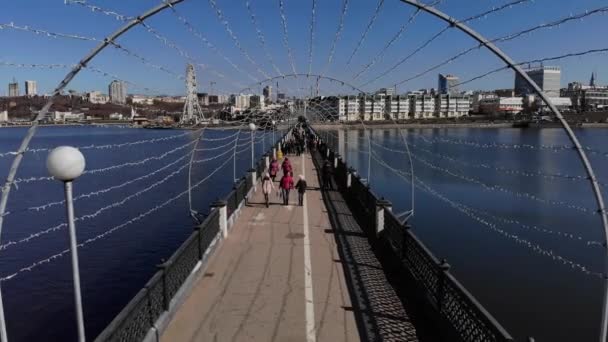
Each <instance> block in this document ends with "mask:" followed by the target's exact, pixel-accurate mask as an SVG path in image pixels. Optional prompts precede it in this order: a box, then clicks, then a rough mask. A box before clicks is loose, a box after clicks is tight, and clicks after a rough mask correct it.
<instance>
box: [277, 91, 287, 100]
mask: <svg viewBox="0 0 608 342" xmlns="http://www.w3.org/2000/svg"><path fill="white" fill-rule="evenodd" d="M285 100H287V95H285V93H277V101H278V102H284V101H285Z"/></svg>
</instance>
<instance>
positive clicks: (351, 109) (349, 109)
mask: <svg viewBox="0 0 608 342" xmlns="http://www.w3.org/2000/svg"><path fill="white" fill-rule="evenodd" d="M360 107H361V105H360V102H359V98H358V97H357V96H354V95H349V96H346V98H345V104H344V108H345V113H344V116H345V117H346V121H358V120H359V118H360V117H361V116H360V115H361V111H360Z"/></svg>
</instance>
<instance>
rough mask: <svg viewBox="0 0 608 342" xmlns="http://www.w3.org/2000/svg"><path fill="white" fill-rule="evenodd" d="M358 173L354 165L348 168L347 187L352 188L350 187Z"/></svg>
mask: <svg viewBox="0 0 608 342" xmlns="http://www.w3.org/2000/svg"><path fill="white" fill-rule="evenodd" d="M356 174H357V171H356V170H355V169H353V168H352V167H349V168H348V171H347V173H346V188H347V189H350V187H351V186H352V185H353V176H355V175H356Z"/></svg>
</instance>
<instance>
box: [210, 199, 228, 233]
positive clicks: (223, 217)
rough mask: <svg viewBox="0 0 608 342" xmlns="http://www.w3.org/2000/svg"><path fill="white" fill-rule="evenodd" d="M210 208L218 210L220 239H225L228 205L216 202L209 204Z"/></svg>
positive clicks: (221, 201) (219, 201)
mask: <svg viewBox="0 0 608 342" xmlns="http://www.w3.org/2000/svg"><path fill="white" fill-rule="evenodd" d="M211 208H215V209H217V210H219V215H218V217H219V221H220V222H219V227H220V231H221V232H222V237H223V238H224V239H225V238H226V237H227V236H228V203H227V202H226V201H224V200H217V201H215V202H213V203H211Z"/></svg>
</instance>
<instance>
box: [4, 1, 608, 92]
mask: <svg viewBox="0 0 608 342" xmlns="http://www.w3.org/2000/svg"><path fill="white" fill-rule="evenodd" d="M216 2H217V5H218V7H219V8H220V9H221V10H222V12H223V14H224V16H225V18H226V19H227V21H228V24H229V26H230V28H231V29H232V30H233V32H234V34H235V36H236V37H237V38H238V40H239V42H240V44H241V46H242V47H243V49H244V50H245V51H246V52H247V53H248V54H249V55H250V56H251V58H252V59H253V60H254V61H255V62H256V63H257V64H258V65H259V66H260V68H261V69H262V70H263V71H265V72H266V73H267V74H269V75H271V76H276V75H277V73H276V72H275V71H274V69H273V67H272V65H271V64H270V62H269V60H268V58H267V57H266V54H265V53H264V51H263V50H262V48H261V46H260V42H259V40H258V38H257V34H256V31H255V29H254V27H253V25H252V23H251V20H250V18H249V14H248V12H247V8H246V7H245V0H216ZM508 2H510V1H507V0H485V1H478V0H444V1H441V3H440V4H439V5H438V8H440V9H441V10H443V11H445V12H447V13H448V14H450V15H452V16H454V17H456V18H459V19H463V18H466V17H469V16H472V15H475V14H477V13H480V12H483V11H486V10H488V9H491V8H492V7H495V6H496V7H497V6H501V5H502V4H505V3H508ZM89 3H90V4H92V5H98V6H101V7H104V8H106V9H111V10H114V11H116V12H119V13H122V14H126V15H137V14H139V13H141V12H143V11H144V10H146V9H148V8H150V7H152V6H154V5H156V4H158V3H160V1H154V0H129V1H124V0H120V1H119V0H106V1H100V0H90V2H89ZM284 3H285V15H286V18H287V26H288V31H289V36H288V39H289V46H290V47H291V49H292V51H293V55H294V59H295V67H296V69H297V71H298V72H303V73H306V72H307V71H308V54H309V53H308V51H309V44H310V40H309V29H310V20H311V8H312V0H297V1H296V0H284ZM342 3H343V0H317V9H316V25H315V27H314V30H315V39H314V42H313V49H314V51H313V61H312V72H313V73H316V74H321V73H323V74H324V75H327V76H331V77H334V78H337V79H341V80H344V81H351V80H352V79H353V77H354V75H355V74H356V73H357V72H358V71H359V70H361V69H362V67H363V66H364V65H365V64H367V63H368V62H369V61H370V60H371V59H372V58H373V57H374V56H375V55H377V54H378V52H379V51H380V49H382V47H383V46H384V45H385V44H386V43H387V42H388V40H389V39H390V37H392V36H393V35H394V34H395V32H396V31H397V30H398V29H399V27H400V26H401V25H402V24H403V23H404V22H405V21H407V19H408V18H409V17H410V15H411V14H412V13H413V11H414V10H413V8H411V7H410V6H409V5H406V4H404V3H402V2H401V1H398V0H385V2H384V5H383V7H382V8H381V10H380V13H379V16H378V19H377V20H376V21H375V23H374V25H373V26H372V28H371V30H370V32H369V34H368V35H367V37H366V39H365V42H364V43H363V45H362V47H361V49H360V50H359V51H358V53H357V54H356V55H355V57H354V58H353V61H352V63H351V65H350V66H347V65H346V62H347V60H348V58H349V56H350V55H351V54H352V52H353V50H354V48H355V46H356V44H357V42H358V40H359V39H360V37H361V35H362V33H363V31H364V30H365V27H366V26H367V23H368V21H369V20H370V17H371V16H372V14H373V13H374V10H375V8H376V6H377V3H378V2H377V1H376V0H367V1H363V0H349V8H348V12H347V15H346V18H345V23H344V31H343V34H342V38H341V40H340V41H339V42H338V45H337V49H336V55H335V59H334V61H333V63H332V64H331V65H330V66H329V68H328V69H327V71H326V72H324V69H325V66H326V64H327V59H328V54H329V49H330V46H331V43H332V40H333V39H334V37H335V33H336V30H337V26H338V20H339V17H340V11H341V7H342ZM250 4H251V8H252V9H253V11H254V12H255V14H256V17H257V21H258V24H259V27H260V29H261V31H262V33H263V34H264V36H265V40H266V46H267V49H268V52H269V53H270V55H271V56H272V58H273V59H274V61H275V63H276V65H277V66H278V68H279V69H280V71H281V72H283V73H290V72H291V66H290V63H289V59H288V57H287V51H286V49H285V47H284V46H283V43H282V40H283V33H282V26H281V20H280V16H279V0H250ZM606 5H607V3H606V1H605V0H576V1H574V0H535V1H534V2H529V3H525V4H520V5H517V6H514V7H513V8H511V9H507V10H504V11H502V12H500V13H497V14H492V15H489V16H488V17H487V18H486V19H480V20H476V21H473V22H471V25H472V26H473V27H474V28H475V29H476V30H478V31H479V32H481V33H482V34H484V35H486V36H487V37H489V38H494V37H499V36H502V35H505V34H509V33H512V32H516V31H519V30H522V29H526V28H529V27H532V26H535V25H538V24H541V23H546V22H550V21H553V20H556V19H558V18H562V17H564V16H567V15H569V14H576V13H580V12H584V11H585V10H591V9H595V8H599V7H602V6H606ZM0 6H1V9H2V10H1V11H0V23H4V24H5V23H9V22H14V23H15V24H16V25H29V26H31V27H34V28H39V29H44V30H48V31H53V32H58V33H70V34H79V35H83V36H91V37H97V38H101V37H103V36H106V35H108V34H109V33H110V32H112V31H113V30H115V29H117V28H118V27H119V26H120V25H121V22H119V21H117V20H116V19H114V18H112V17H110V16H106V15H103V14H100V13H93V12H91V11H90V10H88V9H87V8H85V7H83V6H79V5H74V4H73V5H68V6H66V5H64V3H63V0H19V1H3V3H2V5H0ZM176 8H177V10H178V11H179V12H180V13H181V14H182V15H183V16H184V17H186V18H187V20H188V21H189V22H190V23H192V25H194V26H195V27H196V28H197V29H198V30H199V31H200V32H202V33H203V34H204V35H205V36H206V37H207V38H208V39H209V41H210V42H211V43H212V44H214V45H215V46H216V47H217V49H218V50H219V51H220V53H222V54H223V55H225V56H226V57H228V58H229V59H230V60H232V61H233V62H234V63H235V64H237V65H238V66H239V68H240V69H241V70H244V72H245V73H249V74H251V75H253V76H254V77H255V78H257V79H259V80H263V79H264V78H265V77H263V76H262V75H261V74H260V73H259V72H257V71H256V68H255V67H254V66H253V65H252V64H251V63H250V62H249V61H248V60H247V59H246V58H245V56H244V55H243V54H242V53H241V52H240V51H239V49H237V48H236V46H235V44H234V42H233V40H232V39H231V38H230V36H229V35H228V33H227V32H226V29H225V27H224V26H223V25H222V23H221V22H220V21H219V19H218V17H217V15H216V13H215V12H214V11H213V10H212V8H211V5H210V2H209V1H208V0H197V1H195V0H186V1H185V2H184V3H183V4H180V5H178V6H177V7H176ZM148 22H149V24H150V25H151V26H152V27H154V28H155V29H157V30H158V31H159V32H161V33H162V34H163V35H165V36H166V37H167V38H168V39H169V40H170V41H171V42H173V43H175V44H176V45H178V46H179V47H180V48H183V50H185V51H186V52H188V53H189V54H190V55H191V56H192V57H194V60H195V61H196V63H200V64H204V65H206V66H208V68H209V69H203V68H200V67H199V69H198V79H199V90H200V91H206V90H208V88H209V87H210V82H211V81H214V82H216V83H217V84H216V86H215V89H218V90H223V91H224V92H238V91H239V88H241V87H244V86H248V85H251V84H252V83H254V82H253V81H252V80H251V79H250V78H249V77H248V76H246V75H245V74H243V73H240V72H239V71H237V70H235V69H234V68H233V67H232V66H231V65H230V64H228V63H227V62H226V61H225V60H224V59H222V58H221V57H219V56H218V54H217V53H215V52H214V51H212V50H210V49H209V48H207V47H206V46H205V45H204V44H203V43H202V42H201V41H200V40H199V39H198V38H196V37H195V36H194V35H192V34H191V33H189V32H188V31H187V29H186V27H185V26H184V25H183V24H182V23H181V22H179V21H178V19H177V17H176V16H175V15H173V14H172V13H171V12H170V11H165V12H164V13H161V14H159V15H158V16H156V17H154V18H151V19H150V20H149V21H148ZM444 27H445V24H444V23H443V22H440V21H439V20H437V19H435V18H432V17H431V16H429V15H427V14H420V15H419V16H418V17H417V18H416V19H415V21H414V22H413V24H412V25H410V27H409V29H408V30H407V31H406V33H405V34H404V35H403V36H402V37H401V38H400V39H399V40H398V41H396V42H395V44H394V45H393V46H392V48H391V49H389V50H388V52H387V53H386V54H385V55H384V57H383V58H382V60H381V61H380V62H378V63H377V64H376V65H374V66H373V67H371V68H370V69H369V70H368V72H367V73H365V74H364V75H363V76H362V77H361V78H359V79H357V80H356V81H353V84H355V85H361V84H363V83H364V82H365V81H367V80H369V79H371V78H373V77H375V76H376V75H378V74H379V73H381V72H383V71H384V70H386V69H387V68H388V67H390V66H392V65H393V64H394V63H396V62H397V61H398V60H399V59H400V58H402V57H403V56H406V55H408V54H409V53H411V52H412V51H413V50H414V49H415V48H416V47H418V46H419V45H420V44H421V43H423V42H424V41H425V40H427V39H428V38H430V37H431V36H432V35H434V34H435V33H436V32H438V31H439V30H441V29H442V28H444ZM605 37H608V18H607V16H606V15H595V16H592V17H589V18H586V19H585V20H584V21H582V22H581V21H575V22H570V23H567V24H564V25H562V26H561V27H559V28H553V29H545V30H540V31H537V32H534V33H532V34H530V35H528V36H525V37H521V38H518V39H516V40H514V41H511V42H507V43H503V44H500V47H501V48H502V49H503V50H504V51H505V52H507V53H508V54H510V55H511V56H512V57H513V58H514V59H515V60H516V61H525V60H529V59H536V58H542V57H548V56H554V55H561V54H564V53H568V52H577V51H582V50H588V49H593V48H606V47H608V41H607V40H606V39H605ZM0 42H2V47H1V48H0V60H1V61H4V62H18V63H43V64H49V63H59V64H73V63H76V62H77V61H78V60H79V59H80V58H81V57H82V56H83V55H85V54H86V53H87V51H88V50H90V49H91V48H92V47H93V46H94V44H95V43H93V42H87V41H77V40H67V39H60V38H58V39H52V38H48V37H46V36H37V35H34V34H32V33H29V32H16V31H14V30H8V29H6V30H0ZM119 42H120V43H121V44H123V45H124V46H125V47H127V48H129V49H130V50H132V51H134V52H136V53H137V54H139V55H141V56H145V57H146V58H147V59H149V60H150V61H151V62H152V63H154V64H156V65H162V66H164V67H166V68H168V69H170V70H172V71H174V72H176V73H179V74H184V72H185V71H184V69H185V64H186V62H187V60H186V59H185V58H183V57H181V56H180V55H179V54H178V53H177V52H176V51H175V50H174V49H171V48H169V47H167V46H165V45H163V44H162V43H161V42H160V41H159V40H157V39H155V38H154V37H153V36H152V35H151V34H150V33H148V32H146V31H145V30H144V29H143V28H141V27H138V28H136V29H134V30H132V31H131V32H129V33H127V34H126V35H125V36H123V37H122V38H121V39H120V40H119ZM474 45H475V43H474V42H473V41H472V40H471V39H470V38H468V37H466V36H465V35H464V34H462V33H460V32H458V31H456V30H454V29H451V30H449V31H448V32H447V33H446V34H444V35H443V36H441V37H440V38H439V39H437V40H436V41H435V42H434V43H433V44H431V45H429V46H428V47H427V48H425V49H424V50H422V51H421V52H420V53H419V54H417V55H416V56H415V57H413V58H411V59H410V60H409V61H407V62H406V63H405V64H404V65H402V66H400V67H399V68H397V69H396V70H395V71H394V72H391V73H390V74H389V75H387V76H386V77H384V78H382V79H380V80H378V81H377V82H375V83H373V84H370V85H369V86H367V87H365V88H364V90H367V91H372V90H375V89H377V88H380V87H383V86H390V85H392V84H395V83H396V82H399V81H401V80H404V79H407V78H409V77H411V76H413V75H415V74H417V73H418V72H420V71H422V70H425V69H427V68H429V67H431V66H433V65H435V64H437V63H439V62H441V61H443V60H445V59H446V58H448V57H450V56H452V55H455V54H457V53H459V52H461V51H462V50H464V49H466V48H469V47H471V46H474ZM548 64H550V65H559V66H561V67H562V86H566V85H567V83H568V82H571V81H584V82H588V80H589V77H590V74H591V72H592V71H595V72H597V74H598V76H599V80H600V82H601V83H608V55H607V54H596V55H588V56H584V57H580V58H579V57H577V58H571V59H566V60H561V61H559V62H556V63H548ZM91 65H93V66H95V67H97V68H99V69H101V70H103V71H106V72H109V73H111V74H115V75H118V76H120V77H121V78H122V79H124V80H128V81H130V82H133V83H135V84H138V85H142V86H146V87H149V88H152V89H156V90H159V91H162V92H166V93H171V94H180V93H183V89H184V84H183V81H180V80H178V79H177V78H176V77H174V76H172V75H169V74H167V73H164V72H162V71H159V70H156V69H154V68H151V67H148V66H145V65H144V64H142V63H141V62H140V61H139V60H138V59H136V58H134V57H131V56H128V55H126V54H125V53H123V52H121V51H118V50H116V49H114V48H108V49H106V51H104V52H103V53H102V54H101V55H100V56H99V57H98V58H96V59H95V60H94V61H93V62H92V64H91ZM499 66H501V62H500V61H499V60H497V59H496V58H495V57H493V56H492V55H490V54H489V53H488V52H486V51H476V52H473V53H471V54H469V55H467V56H466V57H463V58H461V59H459V60H457V61H455V62H454V63H451V64H449V65H447V66H444V67H442V68H441V69H439V70H436V71H433V72H431V73H429V74H427V75H425V76H424V77H421V78H419V79H416V80H414V81H411V82H408V83H406V84H404V85H402V86H400V87H399V88H398V91H399V92H405V91H406V90H414V89H419V88H430V87H436V83H437V73H438V72H443V73H452V74H455V75H457V76H459V77H460V78H461V80H466V79H469V78H471V77H474V76H477V75H479V74H482V73H484V72H486V71H489V70H491V69H494V68H496V67H499ZM201 69H202V70H201ZM66 73H67V70H65V69H54V70H48V69H24V68H14V67H7V66H0V84H1V87H0V89H1V92H0V94H5V92H6V91H7V90H6V88H7V84H8V82H9V81H10V80H11V79H12V78H13V77H15V78H16V79H17V80H18V81H19V83H20V86H21V88H22V91H23V81H24V80H26V79H32V80H37V81H38V87H39V92H40V93H43V92H50V91H51V90H52V88H54V86H55V85H56V84H57V83H58V82H59V81H60V80H61V78H63V76H64V75H65V74H66ZM220 74H221V75H222V76H223V77H221V76H220ZM110 81H111V78H108V77H104V76H101V75H98V74H95V73H92V72H90V71H85V72H83V73H81V74H80V75H79V76H78V77H77V78H76V79H75V80H74V81H73V83H72V84H70V86H69V87H68V88H69V89H76V90H78V91H90V90H102V91H104V92H107V84H108V83H109V82H110ZM311 84H314V81H312V80H306V79H301V78H300V79H297V80H289V81H280V84H279V86H280V87H281V89H282V90H291V91H292V92H296V91H299V92H300V93H301V92H302V89H308V88H309V87H310V86H311ZM273 85H274V83H273ZM512 86H513V73H512V72H510V71H506V72H502V73H498V74H495V75H492V76H491V77H487V78H484V79H481V80H479V81H476V82H473V83H470V84H468V85H466V86H465V88H466V89H492V88H508V87H512ZM133 88H134V87H130V89H129V92H130V93H133V92H143V90H139V89H133ZM320 88H321V89H322V90H324V91H327V92H338V93H351V92H353V91H352V90H351V89H350V88H348V87H343V86H341V85H339V84H332V83H328V82H323V81H322V82H321V84H320ZM298 89H299V90H298ZM255 91H259V87H257V88H256V90H255ZM248 92H251V91H248Z"/></svg>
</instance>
